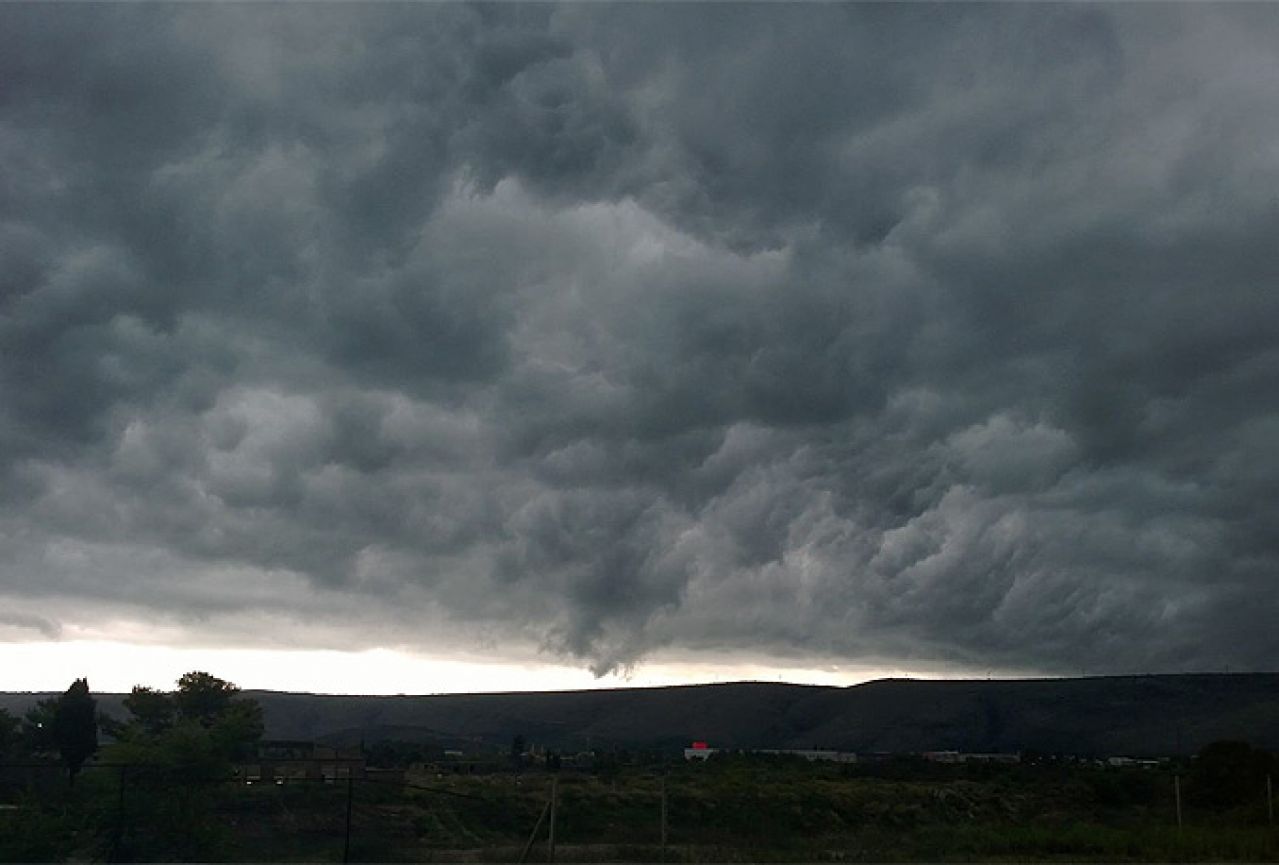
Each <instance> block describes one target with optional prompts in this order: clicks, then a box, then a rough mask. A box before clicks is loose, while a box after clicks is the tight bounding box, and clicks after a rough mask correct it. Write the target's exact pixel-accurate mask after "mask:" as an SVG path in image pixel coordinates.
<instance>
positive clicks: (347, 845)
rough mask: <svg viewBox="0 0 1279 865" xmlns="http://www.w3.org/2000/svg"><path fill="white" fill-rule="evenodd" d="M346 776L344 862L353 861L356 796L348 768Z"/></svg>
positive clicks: (353, 782) (353, 779)
mask: <svg viewBox="0 0 1279 865" xmlns="http://www.w3.org/2000/svg"><path fill="white" fill-rule="evenodd" d="M346 771H347V776H346V839H345V840H344V841H343V842H342V861H343V862H350V861H351V800H352V799H353V798H354V794H355V778H354V777H353V776H352V775H351V769H350V767H347V770H346Z"/></svg>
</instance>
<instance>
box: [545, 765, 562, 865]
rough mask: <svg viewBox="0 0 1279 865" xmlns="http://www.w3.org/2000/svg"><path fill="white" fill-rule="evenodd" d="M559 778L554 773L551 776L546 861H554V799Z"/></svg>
mask: <svg viewBox="0 0 1279 865" xmlns="http://www.w3.org/2000/svg"><path fill="white" fill-rule="evenodd" d="M559 780H560V779H559V778H558V777H556V776H554V775H552V776H551V834H550V838H549V839H548V843H547V845H546V846H547V850H546V861H547V862H554V861H555V799H556V792H557V791H556V785H557V784H558V783H559Z"/></svg>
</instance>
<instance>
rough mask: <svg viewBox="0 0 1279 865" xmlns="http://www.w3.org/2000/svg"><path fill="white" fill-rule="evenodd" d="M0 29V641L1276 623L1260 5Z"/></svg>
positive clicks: (1272, 257) (428, 12)
mask: <svg viewBox="0 0 1279 865" xmlns="http://www.w3.org/2000/svg"><path fill="white" fill-rule="evenodd" d="M0 18H2V19H3V25H4V26H3V27H0V34H3V35H0V40H3V42H2V43H0V80H3V81H4V84H3V89H2V90H0V100H2V101H0V155H2V156H3V160H4V164H5V165H6V171H5V172H4V174H3V178H2V179H0V183H3V187H2V189H3V198H2V200H0V205H2V206H3V214H2V215H0V255H2V256H3V262H4V266H3V281H2V284H0V345H2V346H3V351H4V354H3V364H2V365H0V478H2V479H3V486H2V488H0V489H2V492H0V506H2V508H3V510H2V511H0V548H2V549H3V553H2V554H0V563H3V564H2V565H0V592H2V593H3V595H4V597H5V599H6V604H7V605H8V606H7V608H8V609H9V610H11V612H6V613H5V615H4V616H3V617H0V626H2V627H3V628H4V633H5V634H6V635H7V636H6V638H10V639H20V638H29V636H30V635H33V634H43V635H46V636H49V637H55V636H57V635H58V634H59V633H60V632H62V633H65V629H63V630H61V631H60V629H62V628H63V625H64V624H75V623H76V622H78V621H84V620H91V619H93V618H94V617H95V615H96V616H101V617H104V618H110V619H112V620H122V621H123V620H129V619H130V617H132V619H137V618H138V617H143V618H146V617H151V618H154V619H155V620H157V621H164V622H169V623H173V624H174V626H175V627H177V628H180V629H187V631H189V632H191V633H204V634H208V635H214V636H215V637H217V638H219V639H226V640H236V639H246V640H247V639H261V637H260V632H261V631H262V630H263V628H261V627H259V626H258V624H254V623H260V622H268V621H269V622H274V623H275V627H276V628H277V630H278V634H279V635H280V636H279V637H278V639H280V640H296V641H304V642H311V643H313V644H315V645H335V646H365V645H370V644H371V643H372V642H374V641H376V642H379V643H383V644H386V643H393V644H403V645H411V646H421V647H424V648H427V649H431V650H447V649H448V648H450V647H455V646H457V645H461V644H464V643H466V641H467V640H470V641H471V643H476V642H479V643H482V644H486V645H492V646H494V647H495V648H496V650H499V651H501V650H505V651H507V652H521V651H526V650H527V649H528V647H530V646H540V647H542V648H544V649H546V650H549V651H550V652H552V653H556V654H565V655H568V656H572V657H575V658H578V659H581V660H582V661H583V662H584V663H588V664H589V665H591V666H592V668H593V669H595V670H597V671H601V672H603V671H607V670H611V669H615V668H617V667H619V666H621V667H624V666H626V665H628V664H631V663H634V662H636V661H638V660H642V659H643V657H644V656H645V654H646V653H648V652H650V651H652V650H654V649H658V648H668V649H671V650H673V651H676V652H680V651H723V652H740V651H744V650H750V651H752V652H756V653H776V654H777V655H779V656H786V657H796V656H800V657H809V658H814V659H822V660H840V659H844V660H849V661H859V660H864V659H879V660H891V661H894V662H902V663H905V662H911V663H922V664H929V663H933V664H949V665H957V666H959V667H960V668H968V669H978V668H981V669H986V668H990V667H1003V668H1009V669H1012V668H1016V669H1038V670H1044V671H1077V670H1079V669H1089V670H1095V671H1100V670H1115V671H1119V670H1133V669H1161V670H1172V669H1183V668H1211V667H1220V666H1224V665H1233V666H1237V667H1263V666H1268V665H1269V664H1270V663H1271V661H1270V659H1271V658H1272V657H1273V655H1274V652H1275V650H1276V649H1277V648H1279V644H1277V643H1276V640H1277V639H1279V638H1276V637H1275V636H1274V635H1273V633H1272V631H1273V629H1272V628H1269V627H1268V624H1267V623H1268V622H1269V619H1270V618H1273V615H1274V614H1275V613H1276V612H1279V610H1276V607H1275V605H1276V602H1275V601H1274V600H1273V597H1274V595H1273V592H1272V590H1271V589H1272V585H1273V580H1274V573H1275V568H1276V564H1279V544H1277V543H1276V541H1275V538H1276V537H1279V508H1277V507H1276V505H1275V501H1276V496H1275V493H1276V490H1277V487H1279V444H1276V443H1277V442H1279V406H1277V405H1276V401H1275V397H1274V394H1275V393H1277V392H1279V388H1277V385H1279V334H1276V322H1279V294H1277V293H1276V292H1275V291H1274V290H1273V287H1272V283H1273V280H1274V277H1275V275H1276V273H1279V252H1277V251H1276V250H1277V249H1279V246H1277V245H1276V244H1274V242H1273V238H1274V237H1275V236H1276V234H1279V202H1277V201H1276V198H1275V196H1274V189H1276V188H1279V185H1277V181H1279V153H1277V152H1276V151H1275V148H1274V147H1273V146H1272V142H1273V141H1276V140H1279V110H1276V109H1279V104H1277V102H1279V99H1277V98H1276V96H1275V94H1276V93H1279V56H1277V55H1276V53H1275V50H1274V48H1273V45H1274V44H1276V40H1275V37H1276V36H1279V32H1277V31H1279V17H1277V16H1276V14H1275V13H1274V12H1272V11H1271V10H1270V9H1269V8H1265V7H1257V8H1242V7H1241V8H1233V7H1232V8H1226V7H1221V8H1216V7H1213V8H1209V7H1203V8H1177V9H1169V8H1164V9H1158V10H1156V9H1151V8H1138V7H1106V6H1095V5H1089V6H1082V7H1042V8H1041V7H1036V8H1035V9H1033V10H1032V9H1026V10H1023V9H1016V8H1011V7H1005V8H993V7H991V8H986V7H962V8H953V7H923V6H914V5H907V6H878V5H869V6H826V5H817V6H784V7H773V6H754V5H749V6H740V7H734V6H723V5H719V4H715V5H690V6H683V5H681V6H651V5H637V6H621V7H611V6H610V7H596V6H582V5H570V6H564V7H555V6H533V7H515V6H493V7H489V6H411V7H403V8H400V7H396V8H391V7H376V8H367V9H365V8H355V7H330V6H319V7H305V8H302V7H255V6H248V7H190V8H188V7H169V8H134V7H123V6H108V7H84V8H80V7H42V6H12V7H5V8H4V9H3V10H2V11H0ZM288 623H293V624H288ZM268 630H270V629H268ZM255 631H256V632H257V634H258V635H257V636H254V635H253V633H251V632H255ZM476 634H478V635H479V636H475V635H476ZM24 635H26V637H24ZM286 635H287V636H286ZM459 640H461V641H462V642H461V643H459Z"/></svg>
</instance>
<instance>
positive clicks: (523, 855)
mask: <svg viewBox="0 0 1279 865" xmlns="http://www.w3.org/2000/svg"><path fill="white" fill-rule="evenodd" d="M550 809H551V803H550V802H549V801H548V802H547V803H546V804H545V805H543V806H542V813H540V814H538V815H537V822H536V823H534V824H533V831H532V832H530V833H529V835H528V843H527V844H525V845H524V852H522V853H520V862H521V863H524V862H525V861H527V860H528V851H530V850H532V849H533V842H534V841H536V840H537V830H538V829H541V828H542V821H543V820H545V819H546V812H547V811H549V810H550Z"/></svg>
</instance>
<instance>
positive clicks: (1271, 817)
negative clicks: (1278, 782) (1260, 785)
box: [1266, 773, 1275, 826]
mask: <svg viewBox="0 0 1279 865" xmlns="http://www.w3.org/2000/svg"><path fill="white" fill-rule="evenodd" d="M1266 818H1267V821H1268V822H1269V823H1270V825H1271V826H1273V825H1275V791H1274V788H1273V787H1272V786H1271V783H1270V775H1269V773H1267V774H1266Z"/></svg>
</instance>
